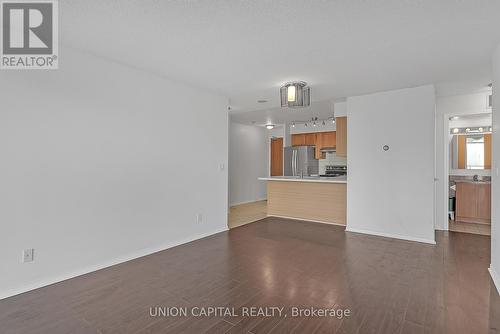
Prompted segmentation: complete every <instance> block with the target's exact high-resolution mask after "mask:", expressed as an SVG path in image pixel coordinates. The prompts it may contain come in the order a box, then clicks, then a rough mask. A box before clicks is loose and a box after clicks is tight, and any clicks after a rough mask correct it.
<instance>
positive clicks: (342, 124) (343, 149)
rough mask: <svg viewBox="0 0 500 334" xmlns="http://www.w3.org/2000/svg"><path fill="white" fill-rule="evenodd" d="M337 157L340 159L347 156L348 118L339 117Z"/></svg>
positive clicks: (337, 121) (337, 120) (337, 119)
mask: <svg viewBox="0 0 500 334" xmlns="http://www.w3.org/2000/svg"><path fill="white" fill-rule="evenodd" d="M335 121H336V123H337V137H336V144H337V155H338V156H339V157H346V156H347V117H337V118H336V119H335Z"/></svg>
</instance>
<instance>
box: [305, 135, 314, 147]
mask: <svg viewBox="0 0 500 334" xmlns="http://www.w3.org/2000/svg"><path fill="white" fill-rule="evenodd" d="M305 142H306V145H307V146H316V145H317V143H316V133H306V134H305Z"/></svg>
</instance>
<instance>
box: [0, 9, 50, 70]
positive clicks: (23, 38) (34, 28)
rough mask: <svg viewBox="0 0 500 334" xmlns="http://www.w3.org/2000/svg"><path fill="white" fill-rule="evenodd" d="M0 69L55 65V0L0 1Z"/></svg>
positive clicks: (43, 67)
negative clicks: (0, 38)
mask: <svg viewBox="0 0 500 334" xmlns="http://www.w3.org/2000/svg"><path fill="white" fill-rule="evenodd" d="M0 17H1V18H2V33H1V37H2V40H1V43H0V44H1V48H2V49H1V57H2V59H1V63H0V64H1V65H0V68H1V69H57V67H58V40H57V39H58V24H57V23H58V22H57V1H56V0H26V1H20V0H18V1H12V0H2V1H1V14H0Z"/></svg>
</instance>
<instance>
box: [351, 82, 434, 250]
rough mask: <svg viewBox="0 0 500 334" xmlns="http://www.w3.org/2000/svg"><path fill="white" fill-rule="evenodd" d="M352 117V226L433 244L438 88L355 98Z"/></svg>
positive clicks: (428, 87) (365, 230)
mask: <svg viewBox="0 0 500 334" xmlns="http://www.w3.org/2000/svg"><path fill="white" fill-rule="evenodd" d="M347 117H348V122H347V126H348V130H347V136H348V137H347V141H348V143H349V146H348V152H347V164H348V169H349V174H348V182H347V196H348V199H347V230H348V231H354V232H361V233H369V234H375V235H382V236H389V237H394V238H401V239H408V240H415V241H422V242H429V243H434V217H433V215H434V210H433V206H434V119H435V93H434V87H433V86H432V85H430V86H422V87H417V88H410V89H402V90H395V91H389V92H383V93H377V94H371V95H364V96H356V97H350V98H348V99H347ZM384 145H389V147H390V150H389V151H384V150H383V149H382V148H383V146H384Z"/></svg>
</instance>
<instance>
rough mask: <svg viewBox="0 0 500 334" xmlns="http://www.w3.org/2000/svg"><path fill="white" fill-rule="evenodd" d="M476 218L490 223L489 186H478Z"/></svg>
mask: <svg viewBox="0 0 500 334" xmlns="http://www.w3.org/2000/svg"><path fill="white" fill-rule="evenodd" d="M477 217H478V218H479V219H481V221H485V222H487V223H491V184H478V187H477Z"/></svg>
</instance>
